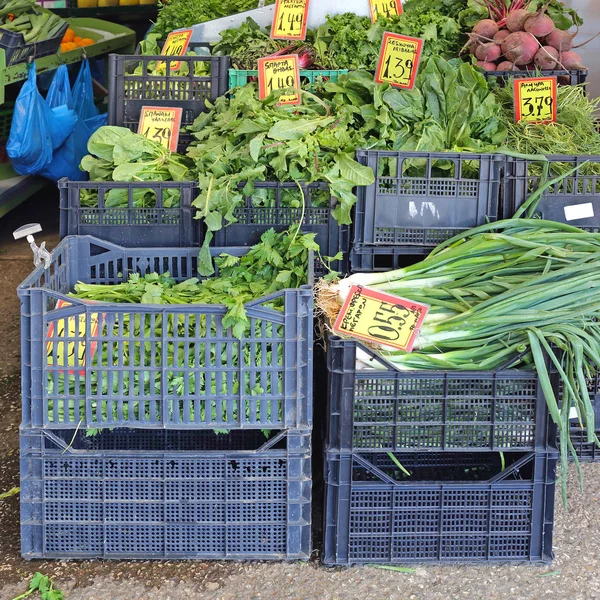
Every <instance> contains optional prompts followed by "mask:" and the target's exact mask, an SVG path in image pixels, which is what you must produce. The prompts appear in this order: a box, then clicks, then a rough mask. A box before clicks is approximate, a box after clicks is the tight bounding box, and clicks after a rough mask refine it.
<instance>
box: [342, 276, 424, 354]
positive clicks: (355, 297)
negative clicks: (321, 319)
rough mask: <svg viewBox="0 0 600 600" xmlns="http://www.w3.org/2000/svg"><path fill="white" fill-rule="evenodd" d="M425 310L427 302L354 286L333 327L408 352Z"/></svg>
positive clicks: (344, 333) (349, 334) (350, 334)
mask: <svg viewBox="0 0 600 600" xmlns="http://www.w3.org/2000/svg"><path fill="white" fill-rule="evenodd" d="M428 310H429V307H428V306H427V305H426V304H420V303H418V302H412V301H411V300H406V299H404V298H399V297H398V296H392V295H391V294H385V293H382V292H378V291H376V290H370V289H369V288H364V287H362V286H360V285H354V286H352V288H351V289H350V293H349V294H348V297H347V298H346V302H344V306H342V310H341V312H340V314H339V316H338V318H337V320H336V322H335V325H334V326H333V330H334V331H336V332H337V333H340V334H342V335H348V336H351V337H355V338H359V339H361V340H367V341H369V342H373V343H375V344H381V345H383V346H391V347H393V348H398V349H400V350H405V351H406V352H410V351H411V350H412V348H413V345H414V343H415V339H416V337H417V334H418V333H419V329H420V328H421V325H422V324H423V321H424V320H425V317H426V316H427V312H428Z"/></svg>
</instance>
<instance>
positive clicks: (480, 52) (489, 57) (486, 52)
mask: <svg viewBox="0 0 600 600" xmlns="http://www.w3.org/2000/svg"><path fill="white" fill-rule="evenodd" d="M500 54H502V50H501V49H500V46H499V45H498V44H496V43H494V42H488V43H487V44H479V46H477V49H476V50H475V56H476V57H477V59H478V60H483V61H485V62H494V61H496V60H498V59H499V58H500Z"/></svg>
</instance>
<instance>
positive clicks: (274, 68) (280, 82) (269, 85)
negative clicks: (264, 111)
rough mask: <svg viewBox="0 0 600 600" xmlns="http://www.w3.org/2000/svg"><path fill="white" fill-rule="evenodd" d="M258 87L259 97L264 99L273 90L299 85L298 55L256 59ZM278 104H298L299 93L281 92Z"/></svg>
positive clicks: (297, 86)
mask: <svg viewBox="0 0 600 600" xmlns="http://www.w3.org/2000/svg"><path fill="white" fill-rule="evenodd" d="M258 87H259V91H260V99H261V100H264V99H265V98H266V97H267V96H269V94H271V93H273V92H274V91H275V90H287V89H289V88H299V87H300V68H299V66H298V56H297V55H296V54H290V55H288V56H277V57H276V58H269V57H265V58H260V59H259V60H258ZM279 104H300V94H299V93H298V92H296V93H293V94H282V95H281V96H280V97H279Z"/></svg>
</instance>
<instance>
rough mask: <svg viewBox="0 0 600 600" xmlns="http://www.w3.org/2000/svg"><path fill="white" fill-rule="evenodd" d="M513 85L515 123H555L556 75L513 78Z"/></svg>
mask: <svg viewBox="0 0 600 600" xmlns="http://www.w3.org/2000/svg"><path fill="white" fill-rule="evenodd" d="M514 86H515V118H516V120H517V123H518V122H519V121H527V122H529V123H556V91H557V89H556V88H557V81H556V77H532V78H531V79H530V78H527V79H515V83H514Z"/></svg>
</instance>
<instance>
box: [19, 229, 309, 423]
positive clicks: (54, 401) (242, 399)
mask: <svg viewBox="0 0 600 600" xmlns="http://www.w3.org/2000/svg"><path fill="white" fill-rule="evenodd" d="M225 251H226V252H229V253H230V254H235V255H237V256H242V255H243V254H244V253H245V252H247V249H246V248H214V249H213V250H212V253H213V256H215V255H218V254H220V253H221V252H225ZM52 257H53V258H52V264H51V266H50V268H49V269H48V270H44V268H43V266H41V267H39V268H37V269H36V270H35V271H34V272H33V273H32V274H31V275H30V276H29V277H28V278H27V279H26V280H25V281H24V282H23V283H22V284H21V285H20V286H19V289H18V294H19V297H20V299H21V336H22V337H21V349H22V381H23V386H22V394H23V424H24V425H32V426H35V427H51V428H63V429H73V428H74V427H77V426H79V427H83V428H92V429H94V428H102V427H109V428H113V427H146V428H152V429H160V428H171V429H183V428H194V429H197V428H206V429H217V430H229V429H233V428H247V429H279V428H309V427H311V426H312V346H313V296H312V287H311V286H309V285H307V286H303V287H302V288H299V289H289V290H283V291H281V292H277V293H274V294H271V295H270V296H267V297H265V298H261V299H258V300H254V301H252V302H249V303H247V304H246V305H245V309H246V313H247V315H248V317H249V319H250V327H249V329H248V331H247V332H246V333H245V334H244V335H243V337H242V339H238V338H236V337H234V336H233V333H232V331H231V330H230V329H227V328H225V327H223V325H222V319H223V316H224V315H225V313H226V309H225V307H224V306H222V305H199V304H197V305H157V304H117V303H102V304H90V303H85V302H82V301H80V300H77V299H74V298H71V297H69V296H67V294H68V293H69V292H71V291H73V288H74V285H75V284H76V283H77V282H78V281H81V282H84V283H95V284H110V283H117V282H123V281H127V279H128V276H129V275H130V274H132V273H139V274H142V275H144V274H147V273H152V272H157V273H166V272H169V273H170V274H171V277H173V278H174V279H175V280H176V281H185V280H187V279H189V278H192V277H196V276H197V266H198V250H197V249H193V248H185V249H184V248H182V249H179V248H176V249H157V248H153V249H149V248H141V249H127V248H122V247H120V246H116V245H114V244H111V243H108V242H104V241H102V240H99V239H96V238H93V237H90V236H81V237H67V238H65V239H64V240H63V241H62V242H61V243H60V244H59V245H58V246H57V247H56V248H55V250H54V252H53V254H52ZM309 280H310V281H312V277H311V276H310V274H309ZM59 301H63V302H66V303H69V305H62V306H61V307H59V308H57V303H58V302H59ZM274 302H276V303H279V305H280V307H281V310H277V309H276V308H274V307H272V303H274ZM142 351H143V356H142V354H141V353H142ZM69 356H71V357H73V358H71V359H69V358H68V357H69ZM75 357H76V358H75Z"/></svg>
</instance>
